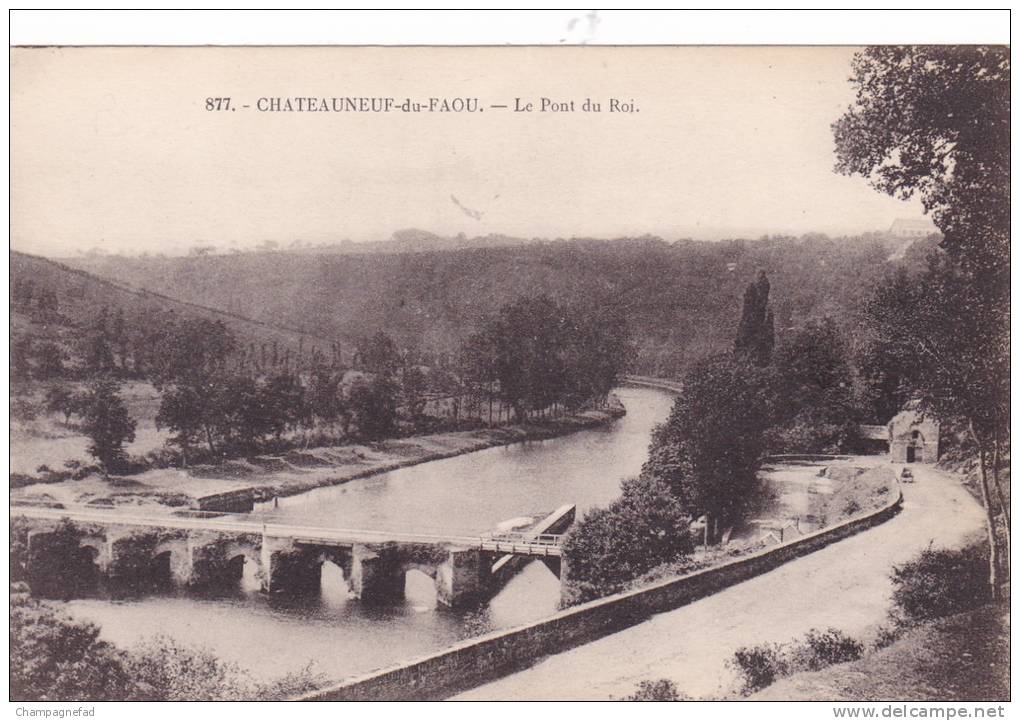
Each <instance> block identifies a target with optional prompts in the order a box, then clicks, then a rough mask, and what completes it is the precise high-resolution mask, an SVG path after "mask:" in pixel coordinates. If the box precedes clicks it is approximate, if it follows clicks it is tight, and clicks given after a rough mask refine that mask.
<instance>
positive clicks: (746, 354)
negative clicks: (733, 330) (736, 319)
mask: <svg viewBox="0 0 1020 721" xmlns="http://www.w3.org/2000/svg"><path fill="white" fill-rule="evenodd" d="M769 288H770V286H769V279H768V277H767V276H766V275H765V271H764V270H762V271H759V272H758V279H757V280H756V281H754V282H753V283H751V284H749V285H748V286H747V290H745V291H744V309H743V312H742V313H741V316H740V325H739V326H738V327H737V337H736V340H735V341H734V342H733V352H734V353H735V354H736V355H737V356H739V357H742V358H746V359H747V360H748V361H749V362H751V363H753V364H754V365H756V366H767V365H768V364H769V361H770V360H771V359H772V349H773V347H775V344H776V331H775V323H774V321H773V319H772V309H771V308H770V307H769Z"/></svg>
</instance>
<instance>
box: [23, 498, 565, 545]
mask: <svg viewBox="0 0 1020 721" xmlns="http://www.w3.org/2000/svg"><path fill="white" fill-rule="evenodd" d="M11 515H12V516H18V515H20V516H24V517H26V518H38V519H48V520H61V519H64V518H68V519H70V520H72V521H77V522H79V523H95V524H99V525H107V526H141V527H150V528H173V529H183V530H195V531H219V532H226V533H255V534H259V535H265V536H270V537H272V538H289V539H292V540H294V541H295V542H297V543H307V544H315V545H327V546H328V545H333V546H352V545H355V544H387V543H395V544H406V545H410V544H428V545H449V546H459V547H463V548H478V549H480V550H483V551H492V552H495V553H503V554H507V553H509V554H514V555H524V556H559V555H560V553H561V550H560V541H561V539H562V536H560V535H556V534H541V535H538V536H529V537H526V536H525V535H524V534H514V533H507V534H499V535H479V536H461V535H445V534H422V533H401V532H393V531H370V530H361V529H350V528H329V527H321V526H297V525H292V524H279V523H262V522H259V521H257V520H253V519H250V518H239V517H236V516H234V517H231V516H227V515H223V516H217V517H215V518H188V517H180V516H163V515H144V514H132V513H119V512H111V511H102V510H96V509H93V508H85V507H76V508H42V507H33V506H11Z"/></svg>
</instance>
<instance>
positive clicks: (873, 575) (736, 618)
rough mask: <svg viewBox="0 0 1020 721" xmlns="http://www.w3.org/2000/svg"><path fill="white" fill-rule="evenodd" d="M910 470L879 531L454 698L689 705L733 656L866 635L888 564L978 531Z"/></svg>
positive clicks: (976, 518)
mask: <svg viewBox="0 0 1020 721" xmlns="http://www.w3.org/2000/svg"><path fill="white" fill-rule="evenodd" d="M859 460H860V462H861V465H864V464H865V463H867V464H871V463H874V462H875V459H874V458H870V459H865V458H862V459H859ZM896 469H897V471H898V469H899V467H896ZM911 469H912V470H913V472H914V476H915V478H916V482H915V483H912V484H909V485H905V486H904V487H903V495H904V503H903V510H902V512H901V513H900V514H899V515H897V516H895V517H894V518H893V519H891V520H889V521H887V522H886V523H883V524H882V525H880V526H877V527H876V528H873V529H871V530H868V531H865V532H863V533H861V534H859V535H857V536H854V537H852V538H848V539H846V540H844V541H841V542H839V543H836V544H834V545H832V546H829V547H828V548H824V549H822V550H820V551H817V552H816V553H813V554H810V555H808V556H805V557H803V558H800V559H797V560H795V561H791V562H790V563H787V564H786V565H784V566H781V567H780V568H778V569H776V570H774V571H771V572H769V573H766V574H764V575H762V576H758V577H757V578H753V579H751V580H749V581H745V582H744V583H740V584H738V585H736V586H733V587H731V588H728V589H726V590H724V591H721V592H720V593H717V594H715V595H713V596H709V597H708V598H705V599H702V600H700V601H697V602H695V603H692V604H690V605H688V606H684V607H682V608H679V609H677V610H675V611H670V612H668V613H663V614H659V615H658V616H655V617H653V618H651V619H649V620H648V621H645V622H644V623H641V624H639V625H637V626H634V627H632V628H629V629H627V630H624V631H621V632H619V633H616V634H613V635H611V636H607V637H605V638H603V639H600V640H598V641H594V642H592V643H589V644H586V645H584V646H581V647H578V648H576V649H573V650H570V651H567V652H564V653H561V654H557V655H555V656H550V657H548V658H546V659H544V660H542V661H540V662H538V663H537V664H536V665H534V666H532V667H531V668H528V669H526V670H524V671H521V672H519V673H516V674H513V675H511V676H507V677H505V678H503V679H500V680H499V681H495V682H493V683H490V684H487V685H485V686H481V687H479V688H476V689H473V690H471V691H468V692H466V693H464V694H461V695H460V696H457V697H456V698H458V699H465V700H466V699H471V700H480V699H563V700H567V699H571V700H582V699H608V698H611V697H614V698H620V697H623V696H626V695H627V694H629V693H631V692H632V691H633V690H634V688H635V686H636V685H637V684H638V682H639V681H642V680H645V679H659V678H669V679H672V680H673V681H674V682H675V683H676V684H677V686H678V687H679V688H680V690H681V691H682V692H684V693H686V694H687V695H689V696H691V697H695V698H698V697H717V696H720V695H722V694H725V693H726V692H727V691H728V690H729V689H731V688H732V687H733V686H734V683H735V678H734V676H733V673H732V671H730V670H729V669H728V668H727V666H726V661H727V659H729V658H731V657H732V656H733V652H734V651H735V650H736V649H737V648H739V647H741V646H747V645H752V644H757V643H762V642H767V641H769V642H784V641H789V640H791V639H793V638H795V637H797V636H801V635H803V634H804V633H805V632H807V631H808V630H810V629H811V628H825V627H829V626H833V627H836V628H839V629H841V630H843V631H845V632H847V633H849V634H850V635H852V636H855V637H862V636H865V635H867V634H868V633H869V632H870V631H873V630H874V628H875V627H876V626H877V625H878V624H881V623H882V622H883V621H884V619H885V616H886V613H887V610H888V607H889V594H890V592H891V586H890V583H889V571H890V568H891V567H892V566H893V564H897V563H901V562H903V561H906V560H907V559H909V558H911V557H912V556H914V555H916V554H917V553H919V552H920V551H921V550H923V549H924V548H925V547H926V546H927V545H928V544H929V543H931V542H933V543H934V545H935V546H937V547H938V546H946V547H954V546H959V545H960V544H962V543H963V541H964V540H965V539H967V538H969V537H972V536H974V535H975V534H980V532H981V530H982V518H983V515H982V510H981V508H980V506H979V505H978V504H977V503H976V502H975V501H974V499H973V498H971V496H970V495H969V494H968V493H967V492H966V491H965V490H964V489H963V487H962V486H961V485H960V484H959V482H958V481H957V480H956V479H955V478H954V477H953V476H951V475H949V474H946V473H942V472H940V471H937V470H935V469H933V468H931V467H929V466H921V465H913V466H911Z"/></svg>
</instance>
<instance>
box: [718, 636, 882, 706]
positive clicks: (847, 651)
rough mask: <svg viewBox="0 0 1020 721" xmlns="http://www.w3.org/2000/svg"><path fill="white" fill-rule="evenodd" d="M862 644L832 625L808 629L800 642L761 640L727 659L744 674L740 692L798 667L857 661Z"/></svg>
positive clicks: (769, 682)
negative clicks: (825, 627)
mask: <svg viewBox="0 0 1020 721" xmlns="http://www.w3.org/2000/svg"><path fill="white" fill-rule="evenodd" d="M863 654H864V644H863V643H861V642H860V641H858V640H856V639H853V638H851V637H850V636H848V635H846V634H845V633H843V632H842V631H840V630H838V629H835V628H827V629H825V630H824V631H819V630H817V629H814V628H813V629H811V630H810V631H808V632H807V634H806V635H805V636H804V640H803V641H802V642H793V643H788V644H777V643H762V644H759V645H757V646H749V647H744V648H741V649H738V650H737V652H736V653H735V654H734V655H733V659H732V660H731V661H730V664H729V665H730V667H731V668H734V669H736V670H737V671H738V672H739V673H740V675H741V676H742V678H743V687H742V689H741V690H742V692H743V693H744V694H745V695H746V694H752V693H754V692H756V691H760V690H761V689H763V688H765V687H766V686H771V685H772V684H773V683H775V682H776V680H777V679H779V678H782V677H783V676H788V675H790V674H792V673H797V672H799V671H818V670H820V669H823V668H826V667H827V666H831V665H832V664H835V663H846V662H848V661H856V660H857V659H859V658H860V657H861V656H862V655H863Z"/></svg>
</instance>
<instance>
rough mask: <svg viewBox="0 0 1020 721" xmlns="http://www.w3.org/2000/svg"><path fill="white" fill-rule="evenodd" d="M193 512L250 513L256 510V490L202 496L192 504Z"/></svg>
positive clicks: (245, 489)
mask: <svg viewBox="0 0 1020 721" xmlns="http://www.w3.org/2000/svg"><path fill="white" fill-rule="evenodd" d="M192 510H196V511H217V512H220V513H250V512H251V511H253V510H255V489H254V488H239V489H237V490H236V491H224V492H223V493H213V494H210V495H208V496H200V497H199V498H196V499H195V502H194V503H193V504H192Z"/></svg>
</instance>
